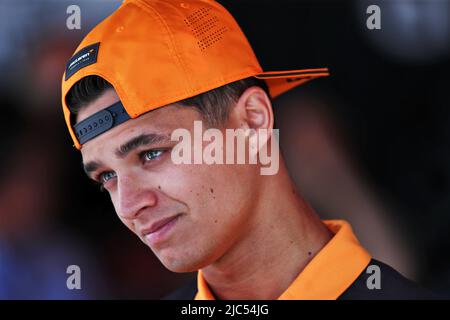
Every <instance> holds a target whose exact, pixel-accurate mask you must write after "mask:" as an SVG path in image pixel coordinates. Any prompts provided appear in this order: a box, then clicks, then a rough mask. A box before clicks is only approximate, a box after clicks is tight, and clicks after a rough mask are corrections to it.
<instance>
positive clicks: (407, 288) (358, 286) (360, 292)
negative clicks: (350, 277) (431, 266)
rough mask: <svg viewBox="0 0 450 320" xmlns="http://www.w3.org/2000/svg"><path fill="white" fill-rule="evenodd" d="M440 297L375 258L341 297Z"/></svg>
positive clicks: (382, 298)
mask: <svg viewBox="0 0 450 320" xmlns="http://www.w3.org/2000/svg"><path fill="white" fill-rule="evenodd" d="M371 266H373V267H371ZM374 277H378V279H374ZM376 282H377V285H376V286H375V287H373V286H372V289H370V288H369V287H371V286H370V284H374V283H376ZM368 283H369V285H368ZM439 298H440V297H439V296H437V295H435V294H433V293H432V292H430V291H428V290H427V289H424V288H422V287H420V286H419V285H418V284H416V283H415V282H413V281H411V280H409V279H407V278H405V277H404V276H403V275H401V274H400V273H399V272H398V271H396V270H395V269H393V268H392V267H390V266H389V265H387V264H385V263H383V262H381V261H378V260H375V259H372V260H371V261H370V263H369V264H368V266H367V268H366V269H365V270H364V271H363V272H362V273H361V274H360V275H359V276H358V278H357V279H356V280H355V282H353V283H352V285H351V286H350V287H349V288H348V289H347V290H346V291H345V292H344V293H343V294H342V295H341V296H340V297H339V299H340V300H358V299H361V300H380V299H381V300H423V299H439Z"/></svg>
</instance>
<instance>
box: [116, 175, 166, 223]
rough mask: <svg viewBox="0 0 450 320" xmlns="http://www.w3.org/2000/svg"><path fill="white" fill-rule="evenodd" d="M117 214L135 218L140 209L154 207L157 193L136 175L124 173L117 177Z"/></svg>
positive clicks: (130, 218)
mask: <svg viewBox="0 0 450 320" xmlns="http://www.w3.org/2000/svg"><path fill="white" fill-rule="evenodd" d="M117 179H118V180H117V183H118V184H117V191H118V192H117V200H116V201H117V203H116V205H115V207H116V211H117V214H118V215H119V216H120V217H121V218H123V219H127V220H132V219H135V218H137V217H138V216H139V213H140V212H141V211H142V209H144V208H147V207H154V206H156V204H157V195H156V193H155V191H154V189H153V188H152V186H149V185H148V183H147V184H145V183H144V181H142V179H140V178H139V177H137V176H132V175H124V176H119V175H118V177H117Z"/></svg>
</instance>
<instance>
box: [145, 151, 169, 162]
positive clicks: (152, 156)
mask: <svg viewBox="0 0 450 320" xmlns="http://www.w3.org/2000/svg"><path fill="white" fill-rule="evenodd" d="M163 153H164V151H163V150H149V151H145V152H144V153H143V154H142V156H143V159H144V160H145V161H151V160H154V159H155V158H158V157H159V156H161V155H162V154H163Z"/></svg>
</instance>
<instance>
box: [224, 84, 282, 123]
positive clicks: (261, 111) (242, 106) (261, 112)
mask: <svg viewBox="0 0 450 320" xmlns="http://www.w3.org/2000/svg"><path fill="white" fill-rule="evenodd" d="M230 116H231V118H232V119H233V120H234V121H236V122H237V127H240V128H242V129H255V130H258V129H273V110H272V103H271V102H270V99H269V97H268V96H267V94H266V92H265V91H264V90H263V89H261V88H260V87H256V86H255V87H250V88H247V89H246V90H245V91H244V92H243V93H242V94H241V96H240V97H239V99H238V101H237V103H236V105H235V107H234V108H233V110H232V112H231V114H230ZM270 131H271V130H269V132H270Z"/></svg>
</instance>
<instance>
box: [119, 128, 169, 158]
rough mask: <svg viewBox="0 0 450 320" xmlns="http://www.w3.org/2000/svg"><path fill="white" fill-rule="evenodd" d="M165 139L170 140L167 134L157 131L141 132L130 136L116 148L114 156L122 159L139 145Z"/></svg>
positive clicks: (146, 144)
mask: <svg viewBox="0 0 450 320" xmlns="http://www.w3.org/2000/svg"><path fill="white" fill-rule="evenodd" d="M167 141H170V139H169V136H168V135H163V134H158V133H143V134H140V135H138V136H136V137H134V138H131V139H130V140H128V141H127V142H125V143H124V144H122V145H121V146H120V147H119V148H117V149H116V151H115V152H114V154H115V155H116V157H118V158H121V159H123V158H125V157H126V156H127V155H128V154H129V153H130V152H131V151H133V150H135V149H137V148H139V147H141V146H148V145H152V144H157V143H161V142H167Z"/></svg>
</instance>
